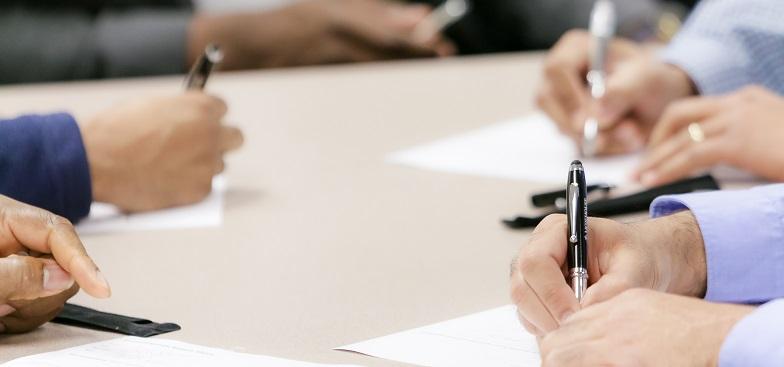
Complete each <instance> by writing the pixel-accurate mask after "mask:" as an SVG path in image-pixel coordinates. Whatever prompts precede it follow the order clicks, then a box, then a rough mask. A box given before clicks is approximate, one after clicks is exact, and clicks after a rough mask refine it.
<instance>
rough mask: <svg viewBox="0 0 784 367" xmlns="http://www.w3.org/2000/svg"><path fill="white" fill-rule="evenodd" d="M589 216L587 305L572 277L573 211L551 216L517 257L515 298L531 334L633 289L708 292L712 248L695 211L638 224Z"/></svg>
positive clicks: (540, 333) (513, 278)
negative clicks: (568, 257)
mask: <svg viewBox="0 0 784 367" xmlns="http://www.w3.org/2000/svg"><path fill="white" fill-rule="evenodd" d="M589 223H590V226H589V227H588V282H589V286H588V289H587V290H586V293H585V296H584V298H583V300H582V305H580V304H579V303H578V302H577V300H576V298H575V296H574V292H573V291H572V289H571V288H570V287H569V284H568V283H567V281H566V274H568V269H566V267H567V265H566V251H567V239H566V232H567V228H566V216H564V215H551V216H548V217H547V218H545V220H544V221H542V223H541V224H540V225H539V226H538V227H536V229H535V230H534V232H533V234H531V238H530V239H529V242H528V244H526V245H525V246H523V247H522V248H521V250H520V253H519V255H518V257H517V259H516V260H515V262H514V263H513V264H512V275H511V298H512V300H513V301H514V303H515V304H516V305H517V309H518V314H519V317H520V321H521V323H522V324H523V326H524V327H525V328H526V330H528V331H529V332H530V333H532V334H535V335H538V336H544V335H546V334H547V333H549V332H551V331H553V330H555V329H557V328H558V327H559V325H561V323H562V322H563V321H564V319H566V318H567V317H569V315H571V314H573V313H575V312H577V311H578V310H580V308H581V307H588V306H590V305H593V304H596V303H599V302H602V301H605V300H607V299H610V298H611V297H613V296H615V295H617V294H620V293H621V292H623V291H624V290H627V289H630V288H635V287H643V288H649V289H654V290H659V291H666V292H670V293H677V294H682V295H691V296H700V295H702V294H704V292H705V288H706V277H707V275H706V264H705V249H704V245H703V240H702V235H701V233H700V230H699V226H698V225H697V222H696V219H695V218H694V216H693V215H692V214H691V212H688V211H685V212H680V213H676V214H673V215H670V216H666V217H661V218H657V219H652V220H647V221H643V222H639V223H632V224H621V223H618V222H615V221H612V220H608V219H601V218H590V219H589Z"/></svg>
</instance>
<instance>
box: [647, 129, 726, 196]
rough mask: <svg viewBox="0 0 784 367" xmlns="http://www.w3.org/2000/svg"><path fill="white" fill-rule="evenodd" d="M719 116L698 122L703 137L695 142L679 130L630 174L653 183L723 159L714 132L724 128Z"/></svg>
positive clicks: (679, 176)
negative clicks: (702, 139)
mask: <svg viewBox="0 0 784 367" xmlns="http://www.w3.org/2000/svg"><path fill="white" fill-rule="evenodd" d="M724 125H725V124H724V123H723V121H721V120H713V121H708V122H706V123H703V124H701V125H700V126H702V130H703V132H704V133H705V136H706V140H704V141H702V142H699V143H696V142H694V141H692V140H691V138H690V137H689V135H688V133H687V132H686V131H685V130H682V131H681V132H680V133H679V134H678V135H677V136H675V137H674V138H671V139H670V140H669V141H667V142H665V143H663V144H661V145H660V146H659V147H657V148H655V149H654V150H653V151H652V152H651V153H649V154H648V156H647V157H646V158H645V160H644V161H643V162H642V163H641V164H640V166H639V167H638V168H637V170H636V171H635V173H634V174H633V175H634V177H635V178H637V179H638V180H639V181H640V182H642V183H643V184H644V185H646V186H655V185H660V184H664V183H668V182H672V181H674V180H677V179H680V178H683V177H686V176H688V175H690V174H692V173H694V172H696V171H698V170H702V169H707V168H711V167H712V166H713V165H715V164H717V163H719V162H721V161H722V160H723V159H724V153H725V152H724V148H725V144H724V142H723V140H722V139H720V138H718V135H720V134H721V133H722V131H723V130H724Z"/></svg>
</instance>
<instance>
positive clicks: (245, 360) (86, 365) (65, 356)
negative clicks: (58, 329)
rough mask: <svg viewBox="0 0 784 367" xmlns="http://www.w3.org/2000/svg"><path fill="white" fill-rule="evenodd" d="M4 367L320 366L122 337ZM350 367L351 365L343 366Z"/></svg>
mask: <svg viewBox="0 0 784 367" xmlns="http://www.w3.org/2000/svg"><path fill="white" fill-rule="evenodd" d="M2 366H3V367H216V366H218V367H319V366H333V367H338V366H336V365H322V364H315V363H306V362H298V361H292V360H288V359H280V358H273V357H266V356H260V355H253V354H245V353H236V352H232V351H228V350H223V349H216V348H208V347H202V346H199V345H194V344H188V343H183V342H178V341H173V340H166V339H158V338H147V339H145V338H137V337H132V336H130V337H123V338H119V339H113V340H109V341H105V342H99V343H93V344H87V345H82V346H79V347H75V348H69V349H63V350H60V351H56V352H50V353H43V354H37V355H32V356H27V357H22V358H19V359H15V360H13V361H10V362H7V363H4V364H3V365H2ZM344 367H348V366H344Z"/></svg>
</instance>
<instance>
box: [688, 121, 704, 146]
mask: <svg viewBox="0 0 784 367" xmlns="http://www.w3.org/2000/svg"><path fill="white" fill-rule="evenodd" d="M688 132H689V138H691V140H692V141H693V142H695V143H702V142H703V141H705V131H703V130H702V126H700V124H698V123H696V122H692V123H691V124H689V130H688Z"/></svg>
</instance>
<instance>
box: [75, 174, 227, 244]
mask: <svg viewBox="0 0 784 367" xmlns="http://www.w3.org/2000/svg"><path fill="white" fill-rule="evenodd" d="M225 191H226V180H225V178H224V177H222V176H216V177H215V178H214V179H213V180H212V192H211V193H210V195H209V196H207V197H206V198H205V199H204V200H202V201H201V202H199V203H196V204H193V205H187V206H182V207H178V208H170V209H163V210H156V211H152V212H148V213H136V214H124V213H122V212H120V211H119V210H118V209H117V208H116V207H115V206H113V205H110V204H104V203H93V205H92V207H91V208H90V216H89V217H87V218H86V219H84V220H83V221H81V222H79V224H78V225H77V226H76V230H77V232H79V234H80V235H89V234H97V233H112V232H134V231H150V230H161V229H176V228H194V227H218V226H220V225H221V224H222V223H223V195H224V193H225Z"/></svg>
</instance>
